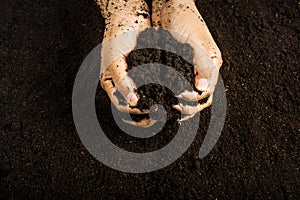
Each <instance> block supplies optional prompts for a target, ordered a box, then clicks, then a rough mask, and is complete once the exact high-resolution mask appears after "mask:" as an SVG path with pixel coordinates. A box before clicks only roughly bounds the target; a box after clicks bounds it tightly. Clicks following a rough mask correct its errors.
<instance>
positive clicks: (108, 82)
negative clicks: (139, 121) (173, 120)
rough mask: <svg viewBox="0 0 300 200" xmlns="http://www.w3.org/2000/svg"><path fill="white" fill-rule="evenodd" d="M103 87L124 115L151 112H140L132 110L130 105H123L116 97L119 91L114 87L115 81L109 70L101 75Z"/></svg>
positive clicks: (135, 109)
mask: <svg viewBox="0 0 300 200" xmlns="http://www.w3.org/2000/svg"><path fill="white" fill-rule="evenodd" d="M101 86H102V88H103V89H104V90H105V91H106V93H107V95H108V97H109V98H110V100H111V102H112V103H113V104H114V106H115V107H116V108H117V109H118V110H119V111H121V112H124V113H131V114H147V113H149V110H143V111H141V110H139V109H137V108H131V106H130V105H129V104H125V105H121V104H120V101H119V99H118V98H117V96H116V95H115V94H116V92H117V90H116V87H115V85H114V82H113V79H112V77H111V74H110V72H109V71H108V70H106V71H104V72H103V73H102V74H101Z"/></svg>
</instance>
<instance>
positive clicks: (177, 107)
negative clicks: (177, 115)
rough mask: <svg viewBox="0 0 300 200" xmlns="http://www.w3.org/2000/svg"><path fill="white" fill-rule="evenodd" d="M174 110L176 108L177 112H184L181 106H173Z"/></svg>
mask: <svg viewBox="0 0 300 200" xmlns="http://www.w3.org/2000/svg"><path fill="white" fill-rule="evenodd" d="M172 107H173V108H175V109H176V110H178V111H179V112H182V108H181V106H179V105H173V106H172Z"/></svg>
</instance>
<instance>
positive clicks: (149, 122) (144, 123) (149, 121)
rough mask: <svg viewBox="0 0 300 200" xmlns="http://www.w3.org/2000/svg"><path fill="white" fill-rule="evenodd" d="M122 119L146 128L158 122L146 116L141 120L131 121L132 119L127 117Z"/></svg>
mask: <svg viewBox="0 0 300 200" xmlns="http://www.w3.org/2000/svg"><path fill="white" fill-rule="evenodd" d="M122 121H123V122H125V123H127V124H131V125H133V126H138V127H144V128H148V127H150V126H152V125H153V124H155V123H156V122H157V120H153V119H151V118H149V119H147V118H144V119H142V120H141V121H139V122H136V121H130V120H126V119H122Z"/></svg>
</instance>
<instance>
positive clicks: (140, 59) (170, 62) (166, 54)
mask: <svg viewBox="0 0 300 200" xmlns="http://www.w3.org/2000/svg"><path fill="white" fill-rule="evenodd" d="M151 44H152V45H153V46H154V47H155V48H153V49H145V48H143V47H145V46H148V45H151ZM166 46H168V49H169V50H172V52H171V51H166V50H165V49H166ZM173 52H177V54H175V53H173ZM180 55H182V56H184V58H183V57H181V56H180ZM150 63H152V64H151V65H150ZM127 64H128V66H129V67H128V70H129V76H131V77H132V78H133V80H135V81H136V82H138V83H143V82H145V81H146V82H152V81H153V79H154V78H156V80H155V81H156V84H148V85H144V86H142V87H140V88H138V90H137V93H138V94H139V96H140V99H139V101H138V104H137V105H136V106H135V107H136V108H139V109H140V110H145V109H148V110H149V109H150V107H151V106H152V105H154V104H160V105H163V106H164V109H165V110H166V112H167V113H168V116H170V117H169V121H176V120H178V119H179V114H178V112H176V110H175V109H173V108H172V105H176V104H178V103H179V102H178V100H177V98H176V97H175V96H176V94H177V95H178V94H180V93H181V92H183V91H185V90H188V89H191V88H193V89H194V87H192V86H193V85H194V84H193V83H194V67H193V65H192V47H191V46H190V45H188V44H181V43H179V42H178V41H176V39H175V38H173V37H172V35H171V34H170V33H168V32H167V31H164V30H161V29H159V30H157V31H156V30H155V29H154V28H152V29H146V30H145V31H143V32H142V33H141V34H140V36H139V38H138V41H137V45H136V47H135V50H133V51H132V52H131V53H130V54H129V55H128V57H127ZM143 64H149V67H147V69H148V70H149V71H147V70H139V71H138V72H135V73H131V72H132V71H130V70H131V69H133V68H135V67H138V66H140V65H143ZM158 64H162V65H166V66H168V67H171V69H174V70H175V71H176V72H179V74H180V75H182V77H179V76H176V74H175V73H174V72H173V71H172V70H171V69H168V68H162V67H159V66H160V65H158ZM147 79H148V80H147ZM183 79H185V80H186V81H187V83H189V85H185V84H183V83H184V80H183ZM166 81H168V84H170V85H171V86H172V88H173V90H174V89H176V91H171V90H170V89H168V87H165V86H164V82H166ZM189 86H190V87H189ZM174 92H175V93H176V94H174ZM151 111H152V113H153V111H154V110H151ZM154 112H157V113H159V112H160V110H157V111H154ZM131 117H132V119H133V120H134V121H140V120H141V119H143V116H139V115H131ZM158 117H159V115H158ZM146 118H149V115H146ZM155 120H160V119H159V118H157V119H155Z"/></svg>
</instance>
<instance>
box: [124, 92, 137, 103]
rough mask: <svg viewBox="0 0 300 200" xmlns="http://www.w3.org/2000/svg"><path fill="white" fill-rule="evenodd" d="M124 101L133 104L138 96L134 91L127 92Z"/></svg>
mask: <svg viewBox="0 0 300 200" xmlns="http://www.w3.org/2000/svg"><path fill="white" fill-rule="evenodd" d="M126 101H127V102H128V103H129V105H135V104H136V103H137V102H138V98H137V96H136V95H135V94H134V93H129V94H128V95H127V98H126Z"/></svg>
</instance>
